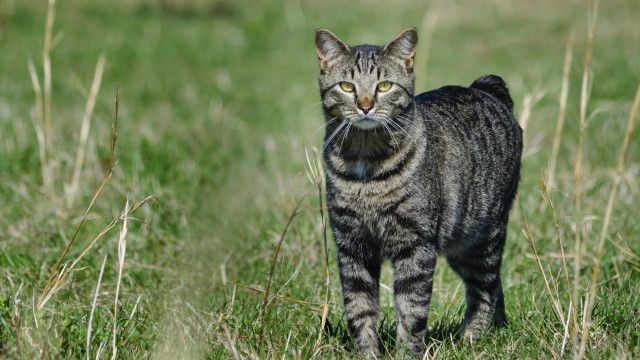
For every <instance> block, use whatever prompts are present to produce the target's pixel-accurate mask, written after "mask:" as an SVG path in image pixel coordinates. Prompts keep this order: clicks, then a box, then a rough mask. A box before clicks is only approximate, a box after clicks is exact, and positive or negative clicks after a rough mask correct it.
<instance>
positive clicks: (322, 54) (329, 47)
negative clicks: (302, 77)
mask: <svg viewBox="0 0 640 360" xmlns="http://www.w3.org/2000/svg"><path fill="white" fill-rule="evenodd" d="M349 51H350V50H349V46H347V44H345V43H343V42H342V41H341V40H340V39H338V37H337V36H335V35H333V33H332V32H331V31H329V30H326V29H318V30H316V53H317V54H318V61H319V62H320V68H321V69H322V70H326V69H328V68H329V67H331V65H332V63H333V62H334V61H335V60H336V59H338V58H340V57H341V56H342V55H345V54H348V53H349Z"/></svg>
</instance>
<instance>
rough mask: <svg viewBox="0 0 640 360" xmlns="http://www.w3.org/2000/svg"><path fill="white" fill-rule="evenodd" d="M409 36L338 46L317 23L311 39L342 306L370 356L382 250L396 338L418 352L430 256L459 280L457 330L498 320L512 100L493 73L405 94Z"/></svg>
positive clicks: (516, 171) (515, 157) (515, 151)
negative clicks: (462, 290)
mask: <svg viewBox="0 0 640 360" xmlns="http://www.w3.org/2000/svg"><path fill="white" fill-rule="evenodd" d="M417 40H418V36H417V33H416V30H415V29H407V30H405V31H404V32H402V33H401V34H400V35H399V36H398V37H397V38H395V39H394V40H393V41H391V42H390V43H389V44H387V45H386V46H373V45H359V46H348V45H346V44H345V43H344V42H342V41H341V40H340V39H338V38H337V37H336V36H335V35H333V34H332V33H331V32H329V31H327V30H324V29H320V30H317V31H316V38H315V42H316V51H317V54H318V58H319V62H320V75H319V84H320V94H321V97H322V106H323V110H324V114H325V117H326V136H325V145H324V149H323V158H324V162H325V169H326V185H327V204H328V209H329V218H330V224H331V228H332V230H333V234H334V239H335V243H336V247H337V252H338V264H339V269H340V280H341V283H342V291H343V296H344V306H345V312H346V317H347V322H348V326H349V330H350V332H351V334H352V337H353V339H354V341H355V343H356V345H357V347H358V349H359V351H360V352H361V353H363V354H367V355H373V356H377V355H379V351H380V350H379V340H378V336H377V334H376V322H377V319H378V312H379V306H378V297H379V294H378V292H379V290H378V289H379V277H380V266H381V264H382V261H383V260H384V259H389V260H390V261H391V263H392V265H393V270H394V275H393V292H394V302H395V312H396V320H397V321H396V322H397V330H396V331H397V333H396V340H397V341H398V343H400V344H403V345H402V346H403V347H405V348H408V349H409V350H411V351H413V352H416V353H419V352H421V351H422V350H424V347H425V340H426V332H427V317H428V314H429V304H430V301H431V291H432V285H433V272H434V267H435V265H436V258H437V256H438V255H442V256H444V257H445V258H446V259H447V262H448V263H449V265H450V266H451V267H452V268H453V269H454V270H455V272H456V273H457V274H458V275H459V276H460V277H461V278H462V280H463V281H464V284H465V287H466V303H467V308H466V312H465V316H464V320H463V324H462V326H463V327H462V332H461V334H462V337H463V338H464V339H467V340H471V341H473V339H476V338H477V337H478V336H480V335H481V334H482V333H483V332H484V331H485V330H486V329H487V328H488V327H489V326H490V325H495V326H502V325H505V324H506V322H507V319H506V315H505V310H504V297H503V292H502V284H501V280H500V265H501V261H502V252H503V248H504V244H505V238H506V229H507V220H508V216H509V209H510V208H511V204H512V202H513V198H514V196H515V194H516V191H517V187H518V182H519V177H520V155H521V152H522V130H521V128H520V126H519V125H518V123H517V122H516V120H515V118H514V116H513V101H512V100H511V97H510V95H509V91H508V89H507V87H506V85H505V83H504V81H503V80H502V79H501V78H500V77H498V76H495V75H487V76H483V77H481V78H479V79H477V80H476V81H474V82H473V84H471V86H469V87H461V86H445V87H442V88H440V89H437V90H433V91H429V92H426V93H423V94H420V95H417V96H414V94H413V91H414V79H415V75H414V72H413V62H414V55H415V52H416V45H417Z"/></svg>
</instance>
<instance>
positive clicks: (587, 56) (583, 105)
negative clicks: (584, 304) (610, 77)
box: [573, 2, 598, 355]
mask: <svg viewBox="0 0 640 360" xmlns="http://www.w3.org/2000/svg"><path fill="white" fill-rule="evenodd" d="M597 6H598V5H597V2H594V3H593V8H592V10H591V11H590V13H589V17H588V24H587V45H586V48H585V52H584V67H583V70H582V84H581V87H580V123H579V132H578V149H577V153H576V159H575V166H574V169H573V177H574V221H575V240H574V258H573V259H574V261H573V272H574V278H573V299H574V300H575V301H576V304H577V302H578V299H579V295H578V294H579V292H580V268H581V266H582V264H581V262H582V228H583V224H582V221H583V219H582V177H583V168H582V167H583V161H584V160H583V157H584V137H585V130H586V126H587V124H586V119H587V105H588V103H589V97H590V95H591V83H592V78H591V60H592V52H593V37H594V28H595V22H596V17H597V14H598V12H597V10H598V7H597ZM576 307H577V305H576ZM583 315H584V313H583ZM573 345H574V355H577V353H576V352H577V351H578V345H579V344H578V337H577V336H575V337H574V339H573Z"/></svg>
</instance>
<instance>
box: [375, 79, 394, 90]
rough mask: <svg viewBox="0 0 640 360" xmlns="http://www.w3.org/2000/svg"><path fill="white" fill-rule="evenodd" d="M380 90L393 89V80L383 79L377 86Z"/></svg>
mask: <svg viewBox="0 0 640 360" xmlns="http://www.w3.org/2000/svg"><path fill="white" fill-rule="evenodd" d="M376 89H377V90H378V91H379V92H385V91H389V90H391V82H389V81H383V82H381V83H379V84H378V87H377V88H376Z"/></svg>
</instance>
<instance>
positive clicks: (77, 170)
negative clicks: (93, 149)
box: [67, 55, 106, 205]
mask: <svg viewBox="0 0 640 360" xmlns="http://www.w3.org/2000/svg"><path fill="white" fill-rule="evenodd" d="M105 64H106V60H105V57H104V55H101V56H100V57H99V58H98V62H97V64H96V70H95V73H94V76H93V82H92V84H91V89H90V91H89V96H88V97H87V102H86V105H85V108H84V114H83V116H82V127H81V128H80V140H79V142H78V150H77V151H76V160H75V163H74V165H73V174H72V176H71V182H70V184H69V187H68V195H67V204H68V205H72V204H73V203H74V202H75V199H76V196H77V194H78V186H79V184H80V175H81V172H82V165H83V163H84V157H85V153H86V151H87V141H88V139H89V129H90V128H91V118H92V115H93V108H94V107H95V105H96V98H97V97H98V92H99V91H100V84H101V83H102V74H103V72H104V67H105Z"/></svg>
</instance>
